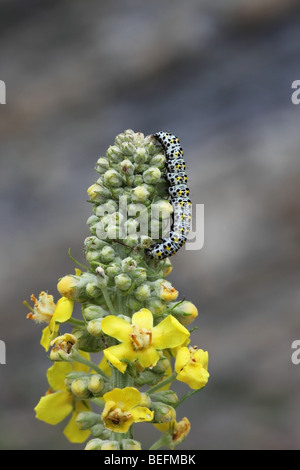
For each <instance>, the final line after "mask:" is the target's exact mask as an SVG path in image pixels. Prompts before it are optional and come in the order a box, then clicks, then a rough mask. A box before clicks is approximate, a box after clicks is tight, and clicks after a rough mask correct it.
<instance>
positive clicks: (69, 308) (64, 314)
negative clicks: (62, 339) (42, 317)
mask: <svg viewBox="0 0 300 470" xmlns="http://www.w3.org/2000/svg"><path fill="white" fill-rule="evenodd" d="M73 306H74V301H73V300H69V299H67V298H66V297H61V298H60V299H59V300H58V302H57V304H56V307H55V311H54V314H53V317H52V318H51V321H50V324H49V326H50V328H51V329H52V328H53V327H54V323H55V322H57V323H64V322H66V321H68V320H69V319H70V318H71V316H72V312H73Z"/></svg>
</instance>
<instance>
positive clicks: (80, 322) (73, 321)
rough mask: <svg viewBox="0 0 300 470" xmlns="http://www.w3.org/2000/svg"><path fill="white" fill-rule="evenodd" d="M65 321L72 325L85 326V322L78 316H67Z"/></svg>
mask: <svg viewBox="0 0 300 470" xmlns="http://www.w3.org/2000/svg"><path fill="white" fill-rule="evenodd" d="M67 323H71V324H72V325H76V326H85V322H84V321H83V320H78V318H73V317H71V318H69V320H68V322H67Z"/></svg>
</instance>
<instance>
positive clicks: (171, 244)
mask: <svg viewBox="0 0 300 470" xmlns="http://www.w3.org/2000/svg"><path fill="white" fill-rule="evenodd" d="M153 137H155V138H156V140H157V141H158V142H159V143H160V144H161V146H162V148H163V150H164V153H165V156H166V160H167V161H166V167H167V171H166V174H165V178H166V180H167V181H168V183H169V194H170V199H171V201H170V202H171V204H172V207H173V223H172V226H171V231H170V233H169V235H168V236H167V237H166V238H163V239H162V240H161V241H159V242H158V243H154V244H153V245H152V246H150V248H148V249H147V250H146V253H147V255H148V256H149V257H150V258H154V259H159V260H161V259H164V258H167V257H169V256H173V255H175V253H177V251H178V250H179V249H180V248H181V247H182V246H183V245H184V244H185V242H186V240H187V235H188V233H189V232H190V225H191V219H192V216H191V209H192V203H191V200H190V199H189V194H190V190H189V188H188V186H187V175H186V173H185V161H184V158H183V150H182V148H181V145H180V142H179V139H178V138H177V137H176V136H175V135H173V134H171V133H169V132H163V131H160V132H156V133H155V134H153Z"/></svg>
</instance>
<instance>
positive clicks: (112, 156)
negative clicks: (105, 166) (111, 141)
mask: <svg viewBox="0 0 300 470" xmlns="http://www.w3.org/2000/svg"><path fill="white" fill-rule="evenodd" d="M106 155H107V158H108V159H109V160H111V161H112V162H115V163H118V162H121V161H122V160H123V159H124V156H123V153H122V151H121V149H120V148H119V147H117V145H111V146H110V147H109V148H108V149H107V152H106Z"/></svg>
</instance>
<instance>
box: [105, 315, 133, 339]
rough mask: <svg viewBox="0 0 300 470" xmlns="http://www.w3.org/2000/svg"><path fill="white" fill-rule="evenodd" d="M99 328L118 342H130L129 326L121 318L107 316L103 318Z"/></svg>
mask: <svg viewBox="0 0 300 470" xmlns="http://www.w3.org/2000/svg"><path fill="white" fill-rule="evenodd" d="M101 328H102V331H103V332H104V333H105V334H107V335H109V336H112V337H113V338H116V339H117V340H118V341H126V342H129V341H130V338H129V335H130V332H131V325H130V324H129V323H127V321H125V320H123V319H122V318H118V317H115V316H114V315H108V316H107V317H105V318H103V320H102V322H101Z"/></svg>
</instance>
